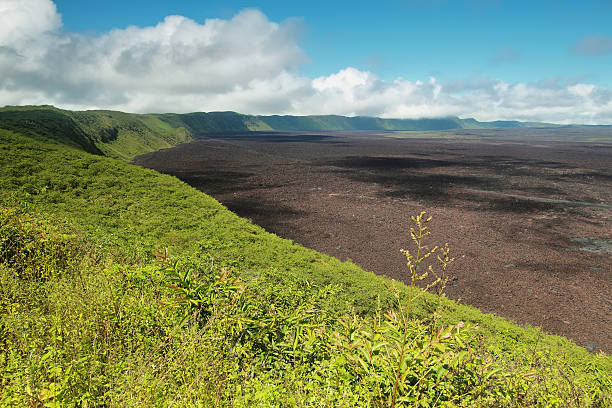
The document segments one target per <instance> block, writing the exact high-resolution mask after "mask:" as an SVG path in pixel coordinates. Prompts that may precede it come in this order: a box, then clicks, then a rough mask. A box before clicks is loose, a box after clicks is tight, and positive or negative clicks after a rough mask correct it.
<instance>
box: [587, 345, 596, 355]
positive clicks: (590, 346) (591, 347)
mask: <svg viewBox="0 0 612 408" xmlns="http://www.w3.org/2000/svg"><path fill="white" fill-rule="evenodd" d="M585 347H586V349H587V350H589V351H590V352H591V353H592V352H594V351H595V344H593V343H587V344H585Z"/></svg>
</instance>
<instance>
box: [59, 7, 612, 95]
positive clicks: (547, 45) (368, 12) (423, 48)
mask: <svg viewBox="0 0 612 408" xmlns="http://www.w3.org/2000/svg"><path fill="white" fill-rule="evenodd" d="M56 4H57V6H58V11H59V12H60V13H61V14H62V17H63V21H64V26H65V28H66V29H67V30H71V31H79V32H93V33H103V32H106V31H108V30H111V29H113V28H124V27H127V26H129V25H137V26H141V27H142V26H149V25H154V24H156V23H158V22H159V21H161V20H163V18H164V17H165V16H167V15H171V14H179V15H184V16H187V17H190V18H192V19H194V20H196V21H199V22H203V21H204V20H205V19H207V18H222V19H228V18H231V17H232V16H233V15H234V14H236V13H237V12H239V11H240V10H242V9H245V8H255V9H259V10H260V11H262V12H263V13H264V14H265V15H267V16H268V18H269V19H270V20H272V21H276V22H281V21H283V20H286V19H290V18H297V19H300V20H301V23H302V29H303V32H302V41H301V45H302V46H303V48H304V51H305V52H306V54H307V55H308V56H309V57H310V59H311V62H310V63H309V64H306V65H305V66H304V67H302V72H303V73H305V74H306V75H309V76H320V75H327V74H329V73H330V72H336V71H338V70H340V69H342V68H344V67H346V66H352V67H355V68H358V69H362V70H368V71H372V72H374V73H376V74H378V75H379V76H380V77H382V78H384V79H387V80H392V79H393V78H395V77H404V78H427V77H429V76H436V77H439V78H441V79H443V78H444V79H452V78H457V77H470V76H491V77H499V78H500V79H504V80H507V81H512V82H514V81H529V82H537V81H548V80H570V81H572V80H577V79H581V78H588V79H589V80H590V82H592V83H595V84H600V85H606V86H612V69H611V68H612V52H610V53H608V54H607V55H601V56H588V55H580V54H578V53H576V52H573V48H574V47H575V45H576V44H578V43H579V41H580V40H582V39H583V38H585V37H588V36H593V35H598V36H607V37H610V38H612V2H610V1H588V0H587V1H584V0H583V1H533V0H532V1H516V0H515V1H501V0H500V1H495V0H455V1H453V0H447V1H445V0H430V1H428V0H412V1H410V0H408V1H376V2H373V1H308V2H306V1H304V2H294V1H258V2H253V1H197V0H196V1H176V2H168V1H154V0H147V1H145V0H131V1H118V0H104V1H96V0H88V1H87V3H86V4H87V7H83V2H82V1H75V0H57V1H56Z"/></svg>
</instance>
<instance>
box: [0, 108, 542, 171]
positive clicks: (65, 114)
mask: <svg viewBox="0 0 612 408" xmlns="http://www.w3.org/2000/svg"><path fill="white" fill-rule="evenodd" d="M545 125H546V124H536V123H524V122H501V121H498V122H478V121H476V120H475V119H459V118H456V117H448V118H431V119H381V118H373V117H364V116H357V117H346V116H337V115H313V116H278V115H273V116H254V115H243V114H240V113H235V112H209V113H207V112H195V113H187V114H174V113H165V114H131V113H123V112H116V111H94V110H92V111H68V110H62V109H58V108H55V107H53V106H23V107H15V106H7V107H4V108H0V129H6V130H11V131H15V132H20V133H22V134H24V135H28V136H30V137H33V138H34V139H37V140H40V141H45V142H50V143H62V144H65V145H68V146H72V147H76V148H79V149H82V150H84V151H86V152H88V153H93V154H103V155H106V156H109V157H114V158H119V159H123V160H130V159H131V158H133V157H134V156H136V155H139V154H144V153H147V152H151V151H155V150H159V149H164V148H168V147H171V146H174V145H177V144H179V143H184V142H189V141H191V140H193V139H194V138H196V137H198V136H202V135H208V134H216V133H235V132H257V131H336V130H380V131H440V130H453V129H495V128H508V127H532V126H545ZM551 126H552V125H551Z"/></svg>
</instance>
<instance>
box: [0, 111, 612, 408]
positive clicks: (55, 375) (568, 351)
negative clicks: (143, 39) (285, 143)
mask: <svg viewBox="0 0 612 408" xmlns="http://www.w3.org/2000/svg"><path fill="white" fill-rule="evenodd" d="M31 110H32V109H31ZM49 110H50V111H53V109H51V108H48V109H47V108H45V109H43V111H44V112H47V111H49ZM13 111H14V112H20V110H19V109H13V110H12V111H11V112H13ZM23 111H28V109H24V110H23ZM2 112H4V111H0V113H2ZM62 112H65V111H60V114H58V115H57V116H53V115H50V116H49V117H48V122H49V123H47V125H45V126H41V127H28V126H29V125H28V124H27V123H25V122H19V121H13V122H11V121H7V122H3V121H2V119H1V115H0V128H11V129H12V130H13V131H8V130H0V345H1V347H0V405H2V406H41V407H42V406H136V405H139V406H142V405H145V406H170V405H175V406H263V407H276V406H346V407H352V406H396V407H400V406H439V405H446V406H538V405H541V406H601V407H604V406H609V405H610V403H611V402H612V401H611V398H612V395H611V391H610V390H611V387H612V379H611V376H610V373H611V372H612V359H611V358H610V357H609V356H605V355H602V354H599V355H591V354H589V353H588V352H587V351H586V350H585V349H583V348H581V347H578V346H576V345H575V344H573V343H572V342H571V341H569V340H567V339H564V338H561V337H558V336H550V335H546V334H544V333H542V332H541V331H540V330H539V329H537V328H523V327H519V326H517V325H515V324H512V323H510V322H508V321H506V320H504V319H501V318H498V317H495V316H492V315H486V314H483V313H481V312H480V311H478V310H476V309H475V308H471V307H468V306H462V305H457V304H456V303H454V302H452V301H449V300H448V299H446V298H445V297H444V296H443V295H442V294H443V289H444V282H445V281H446V279H447V277H448V271H447V268H446V266H448V270H449V271H452V264H450V262H451V260H450V258H449V256H450V255H448V253H447V252H446V249H445V248H444V247H442V249H443V250H442V249H438V250H436V251H435V252H434V253H432V254H431V255H428V254H430V250H428V249H426V248H425V246H426V245H427V241H428V240H429V239H430V238H431V236H428V233H429V231H428V230H427V229H426V224H427V220H426V219H425V218H423V217H422V216H419V217H415V219H414V222H415V223H414V225H409V224H407V225H406V227H407V234H406V235H407V237H406V239H407V242H406V244H407V245H408V244H410V241H412V242H413V244H414V245H413V246H411V247H408V248H409V249H410V250H411V251H412V252H405V253H404V254H405V255H406V259H407V262H408V266H407V277H408V279H407V280H408V281H412V282H415V281H416V280H418V279H419V278H420V277H422V274H421V271H429V273H430V275H434V274H435V275H436V276H437V278H435V279H434V280H433V282H435V286H432V288H431V290H430V292H433V293H428V292H423V291H421V290H418V289H416V288H415V287H414V286H413V285H411V286H405V285H403V284H401V283H398V282H395V281H391V280H389V279H386V278H383V277H379V276H375V275H374V274H372V273H369V272H366V271H363V270H362V269H360V268H359V267H357V266H356V265H354V264H352V263H350V262H344V263H343V262H340V261H338V260H336V259H334V258H331V257H328V256H325V255H323V254H320V253H317V252H315V251H312V250H309V249H306V248H303V247H301V246H299V245H296V244H293V243H292V242H290V241H288V240H283V239H280V238H278V237H277V236H274V235H272V234H269V233H267V232H265V231H264V230H263V229H261V228H260V227H258V226H256V225H253V224H252V223H250V222H249V221H248V220H244V219H241V218H239V217H237V216H235V215H234V214H232V213H230V212H229V211H228V210H227V209H226V208H224V207H223V206H222V205H221V204H219V203H218V202H217V201H215V200H214V199H212V198H210V197H208V196H206V195H204V194H202V193H200V192H198V191H196V190H195V189H193V188H191V187H189V186H187V185H185V184H184V183H182V182H180V181H178V180H177V179H175V178H173V177H170V176H167V175H161V174H158V173H156V172H154V171H150V170H146V169H141V168H138V167H135V166H131V165H129V164H126V163H124V162H122V161H119V160H116V159H113V158H109V157H103V156H102V153H106V154H108V155H111V156H115V157H122V156H121V155H120V154H118V153H117V152H114V151H113V150H111V147H113V146H114V149H118V147H119V146H129V145H130V144H131V143H133V146H136V147H135V148H134V150H142V149H145V148H146V149H153V148H154V146H155V145H156V144H157V143H161V142H160V140H164V141H165V143H167V144H168V145H172V144H173V143H178V142H180V140H181V139H180V137H178V136H177V135H178V133H177V132H179V130H178V129H187V130H184V131H183V132H191V130H189V129H192V126H196V124H194V123H193V122H192V123H191V124H190V125H186V123H185V122H183V120H182V119H180V118H179V117H177V115H138V116H137V120H136V119H134V120H135V122H133V127H132V128H130V129H131V130H130V129H128V128H127V127H126V126H127V125H126V124H127V123H130V122H129V120H130V118H132V119H133V117H132V115H129V116H126V117H123V116H121V115H123V114H120V113H108V116H104V115H106V113H101V112H96V113H95V115H94V114H91V113H87V114H86V113H72V115H74V118H72V120H73V121H74V123H77V124H78V126H77V127H71V126H72V125H71V126H66V127H62V128H61V129H81V131H82V133H79V132H77V131H76V130H74V132H72V133H70V132H67V133H62V134H58V135H55V133H54V132H55V130H56V129H57V128H56V127H54V126H56V125H57V124H63V123H67V124H70V123H71V122H69V121H66V120H64V119H60V117H61V118H63V115H64V113H62ZM79 114H83V115H85V118H83V117H79ZM44 115H47V113H44ZM232 115H235V114H228V116H227V118H226V119H227V120H232V117H233V116H232ZM9 117H12V118H15V117H18V115H17V114H16V113H11V115H9ZM162 117H163V118H164V119H161V118H162ZM196 117H197V116H196ZM45 118H47V116H45ZM91 118H93V119H91ZM86 119H87V120H89V119H91V121H90V122H87V121H86ZM179 119H180V120H179ZM11 120H13V119H11ZM20 120H23V119H20ZM194 120H195V119H194ZM197 120H200V119H197ZM46 121H47V119H46ZM105 121H106V122H105ZM6 123H9V124H8V125H7V124H6ZM119 125H121V130H120V131H119V130H118V134H117V138H116V139H113V137H114V133H113V132H111V133H110V134H107V133H104V132H107V131H106V130H103V129H110V128H112V126H119ZM179 125H180V126H179ZM140 126H143V127H142V128H141V127H140ZM197 126H205V124H200V125H197ZM145 127H146V129H149V130H151V131H152V132H154V133H155V134H156V135H157V136H156V137H157V138H156V139H154V141H150V140H149V139H148V136H147V134H146V133H139V134H140V136H138V137H141V139H138V140H137V141H134V140H132V139H130V138H129V135H130V133H127V132H128V131H129V132H135V133H138V132H137V130H138V129H144V128H145ZM83 129H85V130H83ZM126 129H127V130H126ZM119 132H126V133H125V135H126V136H125V137H126V138H125V139H121V138H120V137H119ZM164 132H166V133H164ZM160 134H164V135H165V136H164V137H161V136H159V135H160ZM182 134H183V135H185V136H186V135H188V134H189V133H182ZM92 135H96V136H95V137H94V136H92ZM104 135H106V136H104ZM134 137H136V136H134ZM175 137H178V138H175ZM104 140H106V141H104ZM117 140H120V142H116V144H113V141H117ZM87 141H92V143H93V146H96V148H97V149H98V150H99V151H95V150H93V148H92V149H90V150H88V149H89V148H90V147H91V146H92V145H91V144H88V143H87ZM105 144H107V145H105ZM88 146H89V147H88ZM104 149H108V150H104ZM87 151H90V153H95V154H90V153H87ZM126 156H127V155H126ZM411 226H412V227H413V228H414V229H413V231H412V233H411V231H410V227H411ZM411 236H412V240H411ZM414 248H416V251H415V250H413V249H414ZM398 252H399V249H398ZM445 254H446V255H445ZM438 255H439V256H440V261H435V258H436V257H437V256H438ZM432 260H433V262H431V261H432ZM429 266H431V269H429Z"/></svg>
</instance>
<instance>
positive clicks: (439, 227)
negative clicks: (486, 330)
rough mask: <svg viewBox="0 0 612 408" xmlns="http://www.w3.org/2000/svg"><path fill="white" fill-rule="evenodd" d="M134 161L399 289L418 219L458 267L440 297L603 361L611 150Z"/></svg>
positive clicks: (451, 147)
mask: <svg viewBox="0 0 612 408" xmlns="http://www.w3.org/2000/svg"><path fill="white" fill-rule="evenodd" d="M508 132H512V131H510V130H509V131H508ZM530 140H531V141H530ZM134 162H135V163H136V164H139V165H141V166H144V167H149V168H153V169H156V170H158V171H161V172H163V173H169V174H172V175H175V176H177V177H178V178H180V179H182V180H184V181H185V182H187V183H189V184H191V185H193V186H194V187H196V188H198V189H200V190H201V191H203V192H205V193H207V194H210V195H212V196H213V197H215V198H216V199H218V200H219V201H221V202H222V203H223V204H225V205H226V206H227V207H228V208H230V209H231V210H232V211H234V212H236V213H237V214H239V215H241V216H243V217H247V218H250V219H252V220H253V222H255V223H257V224H259V225H261V226H263V227H264V228H266V230H268V231H270V232H273V233H276V234H278V235H280V236H282V237H284V238H289V239H292V240H294V241H296V242H299V243H301V244H303V245H304V246H307V247H310V248H314V249H316V250H318V251H321V252H325V253H327V254H329V255H332V256H335V257H337V258H340V259H347V258H350V259H352V260H353V261H354V262H355V263H357V264H359V265H361V266H362V267H364V268H365V269H368V270H372V271H374V272H376V273H378V274H385V275H388V276H390V277H393V278H396V279H403V278H405V276H406V275H405V273H406V268H405V259H404V258H403V256H402V255H401V253H400V251H399V250H400V248H403V247H407V246H409V245H410V243H409V235H408V231H407V230H408V228H409V227H410V216H411V215H414V214H417V213H418V212H420V211H422V210H425V211H427V212H428V213H429V214H430V215H432V216H433V219H434V220H433V221H432V225H431V229H432V232H433V234H432V235H433V240H435V241H436V242H437V243H443V242H448V243H449V245H450V247H451V249H452V253H453V255H454V256H455V257H456V261H455V263H454V264H453V266H452V272H453V273H454V275H455V278H454V279H453V280H452V281H451V282H450V285H449V287H448V288H447V294H448V296H449V297H451V298H453V299H456V300H459V299H460V301H461V302H463V303H466V304H471V305H474V306H476V307H479V308H480V309H481V310H483V311H485V312H490V313H495V314H497V315H500V316H504V317H506V318H509V319H512V320H514V321H516V322H518V323H522V324H530V325H537V326H541V327H542V328H543V329H544V330H545V331H547V332H549V333H554V334H560V335H563V336H566V337H569V338H571V339H573V340H575V341H576V342H577V343H578V344H581V345H583V346H586V347H587V348H589V349H591V350H603V351H605V352H607V353H610V352H612V330H611V328H612V144H607V143H582V142H571V141H565V142H555V141H546V140H542V139H541V138H540V139H538V140H533V139H529V135H528V134H525V137H524V140H520V138H519V139H517V138H516V137H515V138H513V139H511V140H508V139H507V138H504V134H503V132H501V133H500V134H499V135H498V136H495V137H486V138H484V137H482V138H474V139H452V138H450V139H415V138H411V139H398V138H390V137H384V136H381V135H377V134H372V133H368V132H334V133H288V134H278V133H270V134H265V133H261V134H256V135H252V134H244V135H218V136H212V137H207V138H203V139H201V140H199V141H196V142H193V143H190V144H185V145H180V146H178V147H175V148H172V149H167V150H162V151H158V152H154V153H150V154H147V155H144V156H140V157H138V158H136V159H135V160H134Z"/></svg>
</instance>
